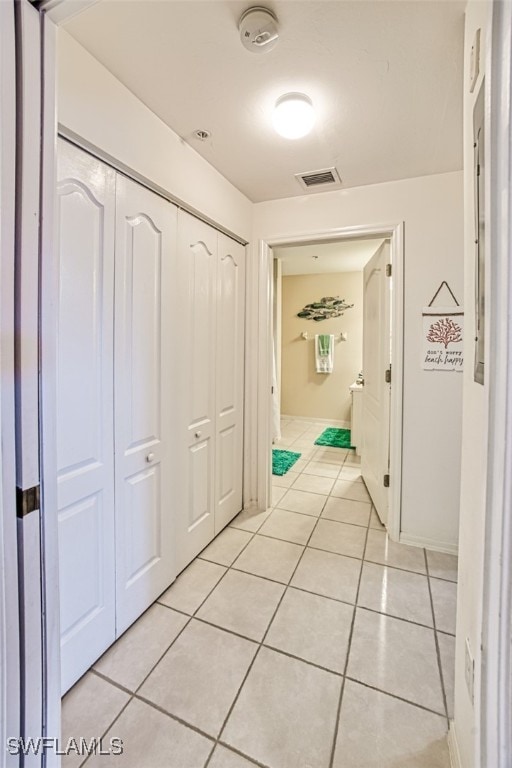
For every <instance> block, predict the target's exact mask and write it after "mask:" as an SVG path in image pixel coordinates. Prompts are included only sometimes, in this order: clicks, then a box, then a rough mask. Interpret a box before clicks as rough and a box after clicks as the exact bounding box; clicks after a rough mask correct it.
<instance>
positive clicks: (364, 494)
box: [331, 465, 371, 503]
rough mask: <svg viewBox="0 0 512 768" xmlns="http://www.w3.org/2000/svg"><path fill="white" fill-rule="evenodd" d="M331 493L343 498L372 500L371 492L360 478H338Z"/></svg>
mask: <svg viewBox="0 0 512 768" xmlns="http://www.w3.org/2000/svg"><path fill="white" fill-rule="evenodd" d="M344 466H345V465H344ZM331 495H332V496H337V497H339V498H342V499H353V500H354V501H366V502H368V503H370V502H371V499H370V494H369V493H368V491H367V490H366V485H365V484H364V483H362V482H361V481H360V480H337V481H336V483H335V484H334V488H333V489H332V491H331Z"/></svg>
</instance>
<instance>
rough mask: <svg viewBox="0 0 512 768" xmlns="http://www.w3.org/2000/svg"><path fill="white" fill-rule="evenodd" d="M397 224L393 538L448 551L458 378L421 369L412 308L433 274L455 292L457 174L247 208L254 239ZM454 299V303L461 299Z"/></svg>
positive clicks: (453, 514)
mask: <svg viewBox="0 0 512 768" xmlns="http://www.w3.org/2000/svg"><path fill="white" fill-rule="evenodd" d="M401 221H404V222H405V306H404V345H405V350H404V355H405V359H404V436H403V454H404V461H403V506H402V523H401V530H402V536H403V538H404V539H407V540H408V541H415V542H417V543H424V544H430V545H431V546H436V547H438V548H441V549H445V550H446V551H455V549H456V546H457V540H458V516H459V493H460V444H461V398H462V376H461V374H460V373H447V372H435V371H423V370H422V369H421V328H422V325H421V312H422V308H423V307H424V306H425V305H426V304H428V302H429V301H430V299H431V298H432V296H433V294H434V292H435V291H436V290H437V288H438V286H439V284H440V283H441V281H442V280H447V281H448V282H449V284H450V286H451V288H452V290H453V291H454V292H455V294H456V295H457V296H458V297H462V295H463V175H462V172H455V173H447V174H440V175H434V176H426V177H421V178H416V179H405V180H403V181H398V182H388V183H385V184H376V185H371V186H366V187H357V188H353V189H346V190H341V191H336V192H328V193H322V194H315V195H306V196H302V197H294V198H288V199H284V200H273V201H269V202H265V203H258V204H256V205H255V206H254V228H253V243H254V248H255V249H256V247H257V244H258V240H259V238H262V239H264V240H268V241H272V240H273V239H278V238H282V237H288V236H292V235H293V236H297V235H301V234H304V235H308V234H311V233H312V232H315V231H316V232H319V231H326V230H329V229H333V228H342V227H349V226H358V225H372V226H373V225H379V224H383V225H389V224H398V223H399V222H401ZM460 300H461V299H459V301H460Z"/></svg>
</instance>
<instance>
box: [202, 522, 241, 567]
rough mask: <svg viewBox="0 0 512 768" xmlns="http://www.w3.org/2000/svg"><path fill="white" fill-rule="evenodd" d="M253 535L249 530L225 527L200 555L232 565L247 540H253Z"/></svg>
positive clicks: (222, 563) (206, 558) (221, 563)
mask: <svg viewBox="0 0 512 768" xmlns="http://www.w3.org/2000/svg"><path fill="white" fill-rule="evenodd" d="M251 537H252V534H251V533H250V532H249V531H242V530H239V529H238V528H231V527H229V528H224V530H223V531H222V532H221V533H219V535H218V536H217V537H216V538H215V539H214V540H213V541H212V543H211V544H209V545H208V546H207V547H206V549H203V551H202V552H201V554H200V555H199V557H201V558H202V559H203V560H210V561H211V562H213V563H219V565H231V564H232V563H233V561H234V560H236V558H237V557H238V555H239V554H240V552H241V551H242V549H243V548H244V547H245V545H246V544H247V542H249V541H250V540H251Z"/></svg>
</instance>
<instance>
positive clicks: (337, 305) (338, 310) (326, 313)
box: [297, 296, 354, 322]
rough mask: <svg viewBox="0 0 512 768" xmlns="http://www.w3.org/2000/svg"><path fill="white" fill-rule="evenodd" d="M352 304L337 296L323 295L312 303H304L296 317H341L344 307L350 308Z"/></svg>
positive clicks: (307, 318) (323, 318) (319, 318)
mask: <svg viewBox="0 0 512 768" xmlns="http://www.w3.org/2000/svg"><path fill="white" fill-rule="evenodd" d="M353 306H354V305H353V304H347V302H346V301H345V299H340V297H339V296H324V297H323V299H320V300H319V301H315V302H313V303H312V304H306V306H305V307H304V309H301V311H300V312H297V317H301V318H302V319H303V320H316V321H317V322H318V321H320V320H328V319H329V318H331V317H341V316H342V315H343V314H344V312H345V310H346V309H352V307H353Z"/></svg>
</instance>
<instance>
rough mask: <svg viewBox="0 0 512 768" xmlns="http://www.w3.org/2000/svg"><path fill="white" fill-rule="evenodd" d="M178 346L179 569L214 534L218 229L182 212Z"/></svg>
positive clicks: (176, 316) (179, 248) (176, 314)
mask: <svg viewBox="0 0 512 768" xmlns="http://www.w3.org/2000/svg"><path fill="white" fill-rule="evenodd" d="M178 231H179V235H178V263H177V270H176V278H175V280H176V286H177V295H176V303H175V309H176V312H175V328H176V330H175V333H176V349H177V357H178V363H179V369H180V370H179V375H178V393H177V398H178V400H177V402H178V403H179V404H180V405H179V414H178V418H179V425H178V433H177V434H178V437H177V439H178V443H179V446H180V447H179V458H178V463H177V470H178V473H177V474H178V477H179V490H178V496H177V504H176V508H177V510H178V512H177V521H176V528H177V566H178V572H179V571H181V570H182V569H183V568H184V567H185V566H186V565H188V563H189V562H190V561H191V560H192V559H193V558H194V557H195V556H196V555H197V554H198V553H199V552H200V551H201V550H202V549H203V548H204V547H205V546H206V545H207V544H208V543H209V542H210V541H211V540H212V539H213V537H214V535H215V520H214V508H215V500H214V442H215V431H214V427H215V369H216V364H215V342H216V324H215V320H216V318H215V305H216V297H215V293H216V272H217V270H216V267H217V232H216V231H215V230H214V229H212V228H211V227H209V226H208V225H207V224H205V223H204V222H202V221H199V220H198V219H195V218H194V217H193V216H191V215H190V214H188V213H185V212H184V211H180V212H179V227H178Z"/></svg>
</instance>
